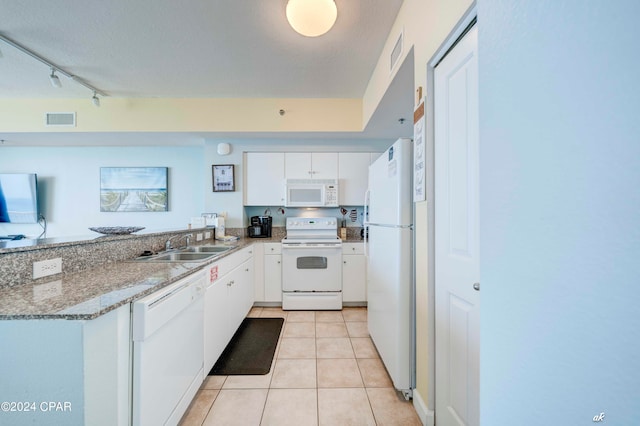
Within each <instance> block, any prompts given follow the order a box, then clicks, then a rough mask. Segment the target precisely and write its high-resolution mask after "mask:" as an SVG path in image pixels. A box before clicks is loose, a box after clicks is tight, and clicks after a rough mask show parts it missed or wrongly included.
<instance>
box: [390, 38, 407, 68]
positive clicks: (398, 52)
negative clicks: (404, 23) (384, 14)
mask: <svg viewBox="0 0 640 426" xmlns="http://www.w3.org/2000/svg"><path fill="white" fill-rule="evenodd" d="M403 39H404V30H403V31H402V32H400V37H398V40H397V41H396V44H395V46H393V50H392V51H391V67H390V68H389V71H393V69H394V68H395V66H396V64H397V63H398V62H399V61H400V56H402V44H403Z"/></svg>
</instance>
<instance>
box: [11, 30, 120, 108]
mask: <svg viewBox="0 0 640 426" xmlns="http://www.w3.org/2000/svg"><path fill="white" fill-rule="evenodd" d="M0 41H3V42H5V43H6V44H8V45H9V46H11V47H14V48H16V49H18V50H19V51H21V52H22V53H24V54H26V55H29V56H31V57H32V58H33V59H35V60H37V61H39V62H42V63H43V64H45V65H46V66H48V67H49V68H50V69H51V74H50V75H49V81H50V82H51V85H52V86H54V87H61V86H62V84H61V82H60V78H59V77H58V76H57V75H56V73H58V74H62V75H64V76H65V77H67V78H68V79H71V80H73V81H75V82H76V83H78V84H79V85H81V86H84V87H86V88H87V89H89V90H91V91H92V92H93V98H92V101H93V104H94V105H95V106H100V99H98V97H97V96H96V95H100V96H107V94H106V93H104V92H103V91H101V90H99V89H97V88H95V87H93V86H92V85H90V84H89V83H87V82H86V81H84V80H83V79H81V78H80V77H78V76H77V75H73V74H71V73H69V72H67V71H65V70H63V69H62V68H60V67H59V66H57V65H55V64H53V63H51V62H49V61H48V60H46V59H44V58H43V57H41V56H39V55H38V54H37V53H34V52H32V51H31V50H29V49H27V48H26V47H23V46H21V45H20V44H18V43H16V42H15V41H13V40H11V39H10V38H7V37H5V36H4V35H2V34H0ZM0 56H1V55H0Z"/></svg>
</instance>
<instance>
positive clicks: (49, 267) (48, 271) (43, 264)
mask: <svg viewBox="0 0 640 426" xmlns="http://www.w3.org/2000/svg"><path fill="white" fill-rule="evenodd" d="M60 272H62V258H61V257H57V258H55V259H47V260H41V261H39V262H33V279H34V280H35V279H36V278H42V277H48V276H49V275H55V274H59V273H60Z"/></svg>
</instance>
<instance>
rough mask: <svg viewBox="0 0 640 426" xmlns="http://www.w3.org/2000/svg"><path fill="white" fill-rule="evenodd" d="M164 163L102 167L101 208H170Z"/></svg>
mask: <svg viewBox="0 0 640 426" xmlns="http://www.w3.org/2000/svg"><path fill="white" fill-rule="evenodd" d="M167 175H168V168H167V167H101V168H100V211H101V212H166V211H168V210H169V196H168V195H169V194H168V190H167Z"/></svg>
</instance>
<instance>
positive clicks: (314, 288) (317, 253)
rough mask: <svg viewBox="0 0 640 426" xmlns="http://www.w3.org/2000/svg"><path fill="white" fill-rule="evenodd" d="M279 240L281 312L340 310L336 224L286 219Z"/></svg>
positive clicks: (324, 219) (339, 251) (323, 219)
mask: <svg viewBox="0 0 640 426" xmlns="http://www.w3.org/2000/svg"><path fill="white" fill-rule="evenodd" d="M286 229H287V236H286V237H285V238H284V239H283V240H282V309H284V310H340V309H342V240H341V239H340V238H338V220H337V219H336V218H330V217H320V218H318V217H316V218H310V217H289V218H287V228H286Z"/></svg>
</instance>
